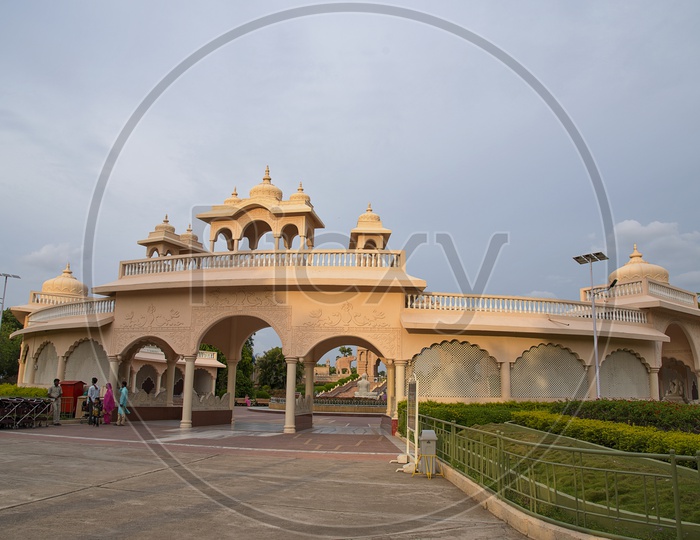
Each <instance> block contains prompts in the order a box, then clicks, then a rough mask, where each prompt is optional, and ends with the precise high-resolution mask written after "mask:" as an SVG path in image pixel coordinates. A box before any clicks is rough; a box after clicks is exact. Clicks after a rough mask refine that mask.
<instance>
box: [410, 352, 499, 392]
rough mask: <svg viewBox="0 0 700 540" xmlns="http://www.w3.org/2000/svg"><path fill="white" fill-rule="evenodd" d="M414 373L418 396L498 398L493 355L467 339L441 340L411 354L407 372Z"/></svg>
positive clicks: (497, 383)
mask: <svg viewBox="0 0 700 540" xmlns="http://www.w3.org/2000/svg"><path fill="white" fill-rule="evenodd" d="M411 375H415V376H416V379H417V380H418V384H419V388H420V395H421V399H438V400H450V401H455V400H459V401H462V400H469V399H476V398H500V397H501V377H500V371H499V368H498V364H497V362H496V359H495V358H493V357H492V356H491V355H490V354H489V353H488V351H486V350H484V349H482V348H481V347H479V346H478V345H474V344H472V343H469V342H467V341H458V340H456V339H453V340H452V341H447V340H445V341H443V342H441V343H439V344H433V345H431V346H430V347H425V348H423V349H422V350H421V352H420V353H418V354H417V355H415V356H414V357H413V362H412V365H411V367H410V368H409V369H408V372H407V376H409V377H410V376H411Z"/></svg>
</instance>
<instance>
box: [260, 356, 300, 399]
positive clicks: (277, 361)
mask: <svg viewBox="0 0 700 540" xmlns="http://www.w3.org/2000/svg"><path fill="white" fill-rule="evenodd" d="M255 367H256V369H257V371H258V385H259V386H269V387H270V388H271V389H272V390H280V389H283V388H285V386H286V381H287V362H286V360H285V359H284V354H283V353H282V348H281V347H273V348H272V349H270V350H269V351H265V352H264V353H263V354H262V356H258V357H257V359H256V360H255ZM303 375H304V367H303V365H301V364H297V370H296V380H295V381H294V384H295V385H296V384H297V383H299V381H301V378H302V376H303Z"/></svg>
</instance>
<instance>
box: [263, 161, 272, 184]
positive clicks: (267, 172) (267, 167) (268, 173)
mask: <svg viewBox="0 0 700 540" xmlns="http://www.w3.org/2000/svg"><path fill="white" fill-rule="evenodd" d="M263 180H267V181H268V182H269V181H270V180H272V178H270V166H269V165H265V176H263Z"/></svg>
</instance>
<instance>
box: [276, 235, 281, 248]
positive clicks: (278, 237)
mask: <svg viewBox="0 0 700 540" xmlns="http://www.w3.org/2000/svg"><path fill="white" fill-rule="evenodd" d="M274 238H275V251H279V249H280V240H282V237H281V236H279V235H277V236H275V237H274Z"/></svg>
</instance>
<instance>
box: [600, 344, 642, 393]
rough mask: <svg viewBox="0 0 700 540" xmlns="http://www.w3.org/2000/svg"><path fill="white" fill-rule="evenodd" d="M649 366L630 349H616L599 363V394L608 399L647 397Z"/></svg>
mask: <svg viewBox="0 0 700 540" xmlns="http://www.w3.org/2000/svg"><path fill="white" fill-rule="evenodd" d="M649 369H650V366H649V364H648V363H647V362H646V360H644V358H642V356H641V355H640V354H639V353H637V352H635V351H633V350H631V349H617V350H616V351H613V352H611V353H610V354H609V355H608V356H606V357H605V358H604V359H603V361H602V362H601V364H600V396H601V397H603V398H609V399H649V398H650V397H651V388H650V386H649Z"/></svg>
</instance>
